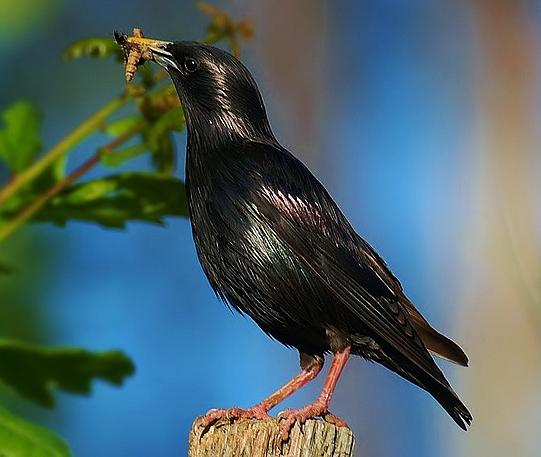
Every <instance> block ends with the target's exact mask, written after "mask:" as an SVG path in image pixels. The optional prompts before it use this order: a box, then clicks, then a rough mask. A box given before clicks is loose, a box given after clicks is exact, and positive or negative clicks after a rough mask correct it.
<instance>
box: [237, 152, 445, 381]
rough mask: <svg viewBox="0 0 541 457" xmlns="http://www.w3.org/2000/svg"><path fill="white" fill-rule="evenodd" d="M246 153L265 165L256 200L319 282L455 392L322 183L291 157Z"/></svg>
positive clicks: (387, 343)
mask: <svg viewBox="0 0 541 457" xmlns="http://www.w3.org/2000/svg"><path fill="white" fill-rule="evenodd" d="M245 152H246V153H247V154H248V155H249V156H251V157H250V158H248V157H246V156H245V157H246V158H247V159H248V160H249V161H250V160H251V161H255V162H260V165H261V167H257V169H258V172H257V173H258V174H259V176H258V178H259V182H260V185H259V187H257V188H256V189H257V190H255V191H254V193H253V195H252V197H253V201H254V203H255V205H256V207H257V208H258V211H259V214H260V217H261V222H262V223H264V224H268V225H269V226H270V228H271V229H272V230H273V231H274V232H275V233H276V234H277V235H278V237H279V239H281V240H283V242H284V243H286V244H287V246H288V247H289V249H291V251H293V252H294V253H295V254H296V256H297V257H298V258H299V259H300V261H301V262H302V264H303V265H304V266H305V268H306V269H307V270H308V271H309V272H310V273H311V274H312V276H313V277H315V278H317V279H318V280H319V281H320V282H321V283H322V284H323V285H324V286H325V287H326V288H327V290H329V291H330V292H331V293H332V294H333V295H334V296H335V297H336V298H337V300H338V301H339V302H340V303H342V304H343V305H344V306H346V307H347V308H348V309H349V310H350V311H351V312H352V313H353V314H354V315H355V316H357V317H358V318H359V319H360V320H361V322H362V323H363V324H364V325H365V326H366V327H368V328H370V329H371V330H372V332H373V335H375V340H376V342H377V343H378V344H380V345H381V346H382V347H390V348H392V349H393V350H394V351H398V354H400V355H401V356H402V357H405V358H406V359H407V360H409V361H410V362H413V363H414V364H415V365H417V366H418V367H419V368H421V369H422V370H423V371H425V372H426V373H427V374H430V375H431V376H432V377H434V379H435V380H437V381H438V382H440V383H442V384H444V385H448V384H447V383H446V382H445V379H444V378H443V376H442V375H441V372H440V370H439V369H438V368H437V366H436V364H435V363H434V361H433V359H432V357H431V356H430V355H429V353H428V352H427V350H426V348H425V346H424V344H423V342H422V341H421V339H420V337H419V335H418V333H417V331H416V330H415V328H414V326H413V324H412V323H411V321H410V318H409V316H408V313H407V311H406V310H405V308H404V307H403V306H402V304H401V303H400V301H399V299H398V297H397V296H396V295H395V293H394V291H393V290H392V288H391V287H390V286H389V284H388V282H387V281H386V280H384V279H383V278H382V277H381V275H382V274H384V273H385V272H386V271H388V270H387V268H386V266H385V264H384V263H383V261H382V260H381V259H380V258H379V256H377V254H376V253H375V251H373V249H372V248H370V247H369V245H368V244H367V243H366V242H364V241H363V240H362V239H361V238H360V237H359V236H358V235H357V234H356V233H355V231H354V230H353V228H352V227H351V225H350V224H349V223H348V222H347V220H346V219H345V217H344V216H343V214H342V213H341V211H340V210H339V208H338V207H337V205H336V204H335V203H334V201H333V200H332V199H331V197H330V196H329V194H328V193H327V191H326V190H325V189H324V187H323V186H322V185H321V183H319V181H317V179H316V178H315V177H314V176H313V175H312V174H311V173H310V172H309V171H308V169H307V168H306V167H305V166H304V165H303V164H302V163H301V162H300V161H298V160H297V159H295V158H294V157H293V156H292V155H290V154H289V153H288V152H287V151H285V150H277V149H276V148H275V147H273V146H268V145H254V144H252V145H251V147H250V148H246V149H245ZM255 162H252V163H253V164H254V165H255ZM359 243H361V246H359ZM363 244H364V245H366V246H367V247H368V249H365V248H366V246H364V245H363ZM360 255H361V256H365V257H366V258H362V259H361V258H360V257H359V256H360ZM374 256H375V257H374ZM379 261H381V264H380V263H379ZM374 263H377V265H376V267H374V266H373V264H374ZM389 275H391V276H392V274H391V273H390V272H389ZM392 277H393V278H394V276H392Z"/></svg>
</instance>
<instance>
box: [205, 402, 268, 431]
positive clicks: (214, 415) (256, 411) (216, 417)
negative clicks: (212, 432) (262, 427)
mask: <svg viewBox="0 0 541 457" xmlns="http://www.w3.org/2000/svg"><path fill="white" fill-rule="evenodd" d="M267 411H268V410H267V409H265V408H264V406H263V405H261V404H259V405H255V406H252V407H251V408H246V409H242V408H237V407H235V406H234V407H232V408H227V409H221V408H220V409H211V410H210V411H209V412H208V413H207V414H205V415H204V416H203V417H201V418H200V419H199V423H198V426H199V427H201V428H202V434H203V433H205V432H206V431H207V430H208V429H209V427H210V426H211V425H213V424H215V423H216V422H218V421H220V420H226V421H228V422H231V421H234V420H236V419H258V420H263V419H268V418H269V417H270V416H269V414H268V412H267Z"/></svg>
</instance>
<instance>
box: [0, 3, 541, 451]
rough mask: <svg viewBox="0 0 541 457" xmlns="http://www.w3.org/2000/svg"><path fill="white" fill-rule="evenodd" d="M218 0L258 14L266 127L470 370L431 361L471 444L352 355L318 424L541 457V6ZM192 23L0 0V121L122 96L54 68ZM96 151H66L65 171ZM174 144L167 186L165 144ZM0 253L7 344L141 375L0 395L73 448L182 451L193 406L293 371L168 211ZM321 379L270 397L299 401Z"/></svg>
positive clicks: (30, 239)
mask: <svg viewBox="0 0 541 457" xmlns="http://www.w3.org/2000/svg"><path fill="white" fill-rule="evenodd" d="M214 4H216V5H217V6H219V7H221V8H223V9H225V10H226V11H228V12H230V13H231V14H232V15H233V16H235V17H241V16H244V15H247V16H249V17H251V19H252V20H253V23H254V25H255V27H256V30H257V32H256V35H255V37H254V39H253V40H252V41H251V42H250V43H249V44H248V45H247V46H246V47H245V48H244V54H243V59H244V61H245V63H246V64H247V65H248V67H249V68H250V69H251V70H252V71H253V73H254V75H255V77H256V79H257V80H258V82H259V84H260V89H261V91H262V93H263V96H264V98H265V100H266V103H267V108H268V111H269V116H270V119H271V124H272V125H273V127H274V130H275V133H276V135H277V137H278V138H279V139H281V141H282V143H283V144H284V145H285V146H287V147H288V148H289V149H290V150H292V151H293V152H294V153H295V154H296V155H298V156H299V157H301V158H302V160H303V161H305V162H306V163H307V164H308V165H309V167H310V168H311V169H312V170H313V172H314V173H315V174H316V175H317V176H318V177H319V178H320V179H321V181H322V182H323V183H324V184H325V185H326V187H327V188H328V189H329V191H330V192H331V194H332V195H333V196H334V197H335V199H336V200H337V202H338V203H339V205H340V206H341V208H342V209H343V210H344V212H345V213H346V215H347V216H348V217H349V219H350V220H351V222H352V223H353V225H354V226H355V227H356V228H357V230H358V231H359V233H360V234H362V235H363V236H364V237H365V238H366V239H367V240H368V241H369V242H370V243H371V244H372V245H373V246H374V247H375V248H376V249H377V250H378V251H379V252H380V254H381V255H382V256H383V257H384V258H385V259H386V261H387V263H388V264H389V265H390V267H391V268H392V270H393V271H394V272H395V274H396V275H397V276H398V277H399V278H400V279H401V281H402V283H403V286H404V288H405V290H406V292H407V293H408V295H409V296H410V298H411V299H412V300H413V302H414V303H416V304H417V307H418V308H419V309H420V310H421V311H422V312H423V313H424V315H425V316H426V317H427V318H428V319H429V320H430V321H431V322H432V323H433V324H434V325H435V326H436V327H437V328H438V329H440V330H441V331H443V332H444V333H446V334H448V335H450V336H452V337H453V339H455V340H456V341H458V342H459V343H460V344H461V345H462V347H463V348H464V349H465V350H466V352H467V353H468V354H469V356H470V362H471V364H470V368H468V369H463V368H460V367H455V366H454V365H452V364H449V363H446V362H442V363H440V366H441V367H442V368H443V370H444V371H445V373H446V374H447V375H448V378H449V379H450V380H451V382H452V384H453V386H454V387H455V389H456V391H457V392H458V393H459V395H460V396H461V398H462V399H463V400H464V402H465V403H466V404H467V405H468V406H469V407H470V409H471V411H472V412H473V415H474V422H473V426H472V427H471V430H470V431H469V432H468V433H464V432H462V431H461V430H459V429H458V428H457V427H456V426H455V425H454V423H453V422H452V421H451V419H450V418H449V417H447V415H446V414H445V412H444V411H443V410H442V409H441V408H440V406H439V405H438V404H437V403H436V402H435V401H434V400H433V399H432V398H431V397H430V396H429V395H428V394H426V393H425V392H423V391H421V390H420V389H418V388H416V387H415V386H413V385H410V384H408V383H407V382H405V381H403V380H402V379H401V378H399V377H398V376H396V375H394V374H393V373H390V372H387V371H386V370H384V369H383V368H380V367H379V366H375V365H373V364H369V363H366V362H364V361H362V360H360V359H354V360H352V361H351V363H350V364H349V365H348V367H347V369H346V371H345V373H344V375H343V377H342V379H341V380H340V383H339V386H338V391H337V393H336V395H335V398H334V399H333V403H332V411H333V412H334V413H336V414H338V415H340V416H342V417H344V418H345V419H346V420H348V422H349V424H350V425H351V427H352V429H353V431H354V432H355V435H356V438H357V455H359V456H440V455H441V456H491V457H494V456H509V455H517V456H536V455H540V454H541V434H540V433H539V431H540V430H541V357H540V355H539V354H540V348H541V261H540V252H541V246H540V239H541V236H540V229H541V199H540V198H539V196H540V192H541V185H540V182H541V180H540V177H541V161H540V153H539V151H540V146H541V144H540V143H541V138H540V135H539V132H540V128H539V122H540V106H541V104H540V102H541V100H540V96H541V92H540V89H541V84H540V75H541V65H540V63H541V58H540V57H541V55H540V50H541V35H540V33H541V2H539V1H538V0H508V1H505V0H471V1H465V0H458V1H457V0H438V1H426V0H414V1H400V0H394V1H383V2H381V1H363V2H359V1H356V0H343V1H341V2H331V1H316V0H299V1H295V2H288V1H285V0H282V1H278V2H275V1H255V2H251V1H249V0H230V1H226V0H222V1H216V2H215V3H214ZM206 23H207V18H206V17H205V16H204V15H202V14H201V13H200V12H198V11H197V10H196V9H195V7H194V4H193V2H191V1H180V0H175V1H166V0H155V1H152V2H150V1H142V0H137V1H130V2H128V1H124V0H116V1H114V2H111V1H109V0H92V1H90V0H78V1H68V0H0V107H1V108H5V107H6V106H7V105H9V104H10V103H11V102H13V101H15V100H17V99H19V98H28V99H31V100H33V101H35V102H36V103H38V104H39V105H40V106H41V108H42V109H43V111H44V113H45V120H44V128H43V134H44V138H45V141H46V144H47V145H49V146H50V145H52V144H53V143H54V142H55V141H57V140H58V139H59V138H61V137H62V136H63V135H64V134H66V133H67V132H68V131H69V130H70V129H71V128H73V127H74V126H75V125H77V124H78V123H79V122H80V121H81V120H83V119H84V118H85V117H86V116H88V115H89V114H90V113H92V112H93V111H94V110H96V109H97V108H99V107H100V106H101V105H103V104H104V103H105V102H106V101H108V100H109V99H110V98H112V97H113V96H115V95H116V94H118V93H119V92H120V91H122V89H123V84H124V82H123V72H122V68H121V67H120V66H118V64H115V63H114V62H113V59H109V60H91V59H85V60H82V61H71V62H63V61H62V60H61V57H60V56H61V54H62V51H63V50H64V49H65V48H66V47H67V46H68V45H69V44H71V43H72V42H73V41H75V40H77V39H79V38H82V37H87V36H93V35H110V34H111V33H112V31H113V30H115V29H120V30H125V31H129V30H131V29H132V27H134V26H138V27H140V28H142V29H143V30H144V31H145V33H146V34H147V35H148V36H152V37H155V38H160V39H198V38H201V37H203V36H204V35H205V31H204V30H205V25H206ZM101 144H103V138H99V137H98V138H96V139H93V140H91V141H87V142H85V143H84V144H82V145H81V146H80V147H79V148H78V151H77V153H76V154H74V155H73V157H72V159H71V160H70V165H69V166H70V167H73V166H75V165H76V164H77V163H80V161H82V160H83V159H84V158H85V157H88V156H90V155H91V154H92V153H93V151H94V150H95V148H96V147H97V146H99V145H101ZM177 144H178V175H179V176H182V175H183V167H184V165H183V162H184V148H185V137H184V136H183V135H182V134H179V135H178V143H177ZM129 166H130V167H134V166H135V167H138V168H142V167H143V168H144V167H146V166H148V164H147V162H146V159H144V160H143V159H141V160H139V161H136V163H135V164H130V165H129ZM105 172H107V170H103V169H96V170H94V171H93V172H92V173H93V174H92V175H90V177H91V176H101V175H103V174H104V173H105ZM0 176H2V177H3V179H5V178H6V174H5V170H1V171H0ZM0 259H1V260H2V261H3V262H6V263H10V264H12V265H14V266H15V268H16V273H15V275H13V276H11V277H6V276H0V293H1V294H2V297H1V306H0V330H1V332H2V335H7V336H12V337H18V338H22V339H26V340H28V341H32V342H35V343H44V344H55V345H57V344H58V345H73V346H83V347H86V348H88V349H92V350H105V349H110V348H119V349H122V350H124V351H126V352H127V353H128V354H129V355H130V356H131V357H132V358H133V360H134V362H135V363H136V366H137V372H136V374H135V376H134V377H133V378H130V379H128V380H127V382H126V383H125V385H124V387H122V388H120V389H117V388H114V387H111V386H109V385H106V384H103V383H99V382H98V383H96V384H95V388H94V392H93V394H92V396H91V398H85V397H77V396H71V395H64V394H59V399H58V406H57V408H56V409H55V410H54V411H44V410H42V409H39V408H37V407H34V406H32V405H29V404H27V403H15V402H14V400H13V399H12V398H11V397H9V396H6V398H7V400H6V401H9V402H10V405H11V407H12V409H14V410H16V411H17V412H18V413H20V414H24V415H27V417H30V416H31V417H34V418H35V420H37V421H39V422H40V423H43V424H45V425H47V426H50V427H52V428H53V429H54V430H56V431H57V432H58V433H59V434H60V435H62V436H63V437H64V438H65V439H66V440H67V441H68V443H69V444H70V445H71V447H72V449H73V452H74V455H76V456H79V457H86V456H88V457H90V456H96V455H100V456H124V455H125V456H128V455H129V456H132V457H137V456H151V455H152V456H180V455H186V452H187V435H188V430H189V428H190V425H191V422H192V421H193V420H194V418H195V417H196V416H197V415H200V414H202V413H204V412H206V411H207V410H208V409H210V408H212V407H227V406H231V405H238V406H249V405H252V404H254V403H256V402H258V401H259V400H261V399H262V398H264V397H265V396H266V395H267V394H269V393H270V392H272V391H274V390H275V389H276V388H277V387H278V386H279V385H281V384H282V383H283V382H285V381H286V380H288V379H289V378H290V377H291V376H293V375H294V374H295V373H296V372H297V370H298V360H297V354H296V353H295V352H294V351H292V350H289V349H286V348H284V347H281V346H280V345H279V344H278V343H276V342H273V341H271V340H270V339H268V338H267V337H266V336H265V335H264V334H263V333H262V332H261V331H259V329H258V328H256V326H255V325H254V324H253V323H252V322H250V321H249V320H247V319H244V318H242V317H239V316H238V315H233V314H232V313H230V312H229V311H228V310H227V308H226V307H225V306H223V305H222V304H220V303H219V302H218V301H217V299H216V298H215V297H214V295H213V293H212V292H211V290H210V288H209V286H208V284H207V282H206V279H205V277H204V275H203V273H202V271H201V269H200V267H199V264H198V261H197V258H196V255H195V251H194V246H193V243H192V240H191V233H190V227H189V222H188V221H187V220H182V219H170V220H168V225H167V227H166V228H160V227H155V226H151V225H145V224H137V223H133V224H130V225H129V227H128V229H127V230H125V231H115V230H104V229H102V228H99V227H96V226H93V225H88V224H83V223H70V224H68V226H67V227H66V228H65V229H60V228H56V227H52V226H49V225H41V226H33V227H27V228H25V229H24V230H22V231H20V232H18V233H17V234H16V235H14V236H13V237H11V238H10V239H9V240H8V241H7V242H6V243H4V244H3V245H2V246H1V247H0ZM322 379H323V377H321V379H317V380H316V381H314V382H313V385H311V386H308V387H307V388H305V389H303V390H302V391H301V392H300V393H298V394H297V395H295V396H294V397H293V398H292V399H290V400H289V401H287V402H286V403H285V404H284V407H286V406H301V405H303V404H305V403H307V402H309V401H311V400H313V399H314V398H315V396H316V395H317V394H318V392H319V389H320V388H321V385H322ZM4 394H5V393H4ZM4 394H3V395H4ZM5 395H7V394H5Z"/></svg>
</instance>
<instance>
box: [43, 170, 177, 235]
mask: <svg viewBox="0 0 541 457" xmlns="http://www.w3.org/2000/svg"><path fill="white" fill-rule="evenodd" d="M166 216H180V217H188V203H187V200H186V189H185V186H184V182H182V181H181V180H179V179H177V178H175V177H173V176H166V175H161V174H158V173H139V172H126V173H121V174H118V175H112V176H108V177H106V178H101V179H96V180H93V181H88V182H85V183H81V184H77V185H74V186H71V187H69V188H68V189H66V191H64V192H62V193H61V194H60V195H58V196H57V197H55V198H54V199H53V200H52V201H51V202H50V203H49V204H48V205H46V206H44V207H43V208H42V209H41V210H40V211H39V212H38V213H37V214H36V215H35V217H34V219H33V221H39V222H44V221H47V222H53V223H54V224H57V225H61V226H64V225H65V224H66V222H67V221H68V220H80V221H88V222H96V223H98V224H100V225H103V226H104V227H113V228H124V227H125V226H126V222H127V221H135V220H139V221H144V222H151V223H155V224H160V225H165V223H164V221H163V218H164V217H166Z"/></svg>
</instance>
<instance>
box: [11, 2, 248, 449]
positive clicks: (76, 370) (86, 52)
mask: <svg viewBox="0 0 541 457" xmlns="http://www.w3.org/2000/svg"><path fill="white" fill-rule="evenodd" d="M46 3H47V2H46ZM7 4H13V5H15V4H17V5H18V6H20V7H21V8H23V9H24V5H27V2H25V1H23V2H7V3H6V2H4V3H2V2H0V13H1V12H2V9H5V7H6V5H7ZM44 4H45V3H44ZM198 7H199V9H200V10H201V11H203V12H204V13H205V14H208V15H209V16H210V22H209V26H208V29H207V31H208V36H207V37H206V38H205V40H204V41H205V42H206V43H214V42H216V41H218V40H223V39H225V40H227V41H228V42H229V46H230V49H231V50H232V52H233V53H234V54H235V55H237V56H239V55H240V49H239V42H241V41H245V40H247V39H248V38H249V37H250V36H251V35H252V34H253V27H252V25H251V23H250V22H249V21H248V20H246V19H243V20H242V21H235V20H233V19H232V18H231V17H230V16H228V15H227V14H225V13H224V12H222V11H221V10H219V9H217V8H215V7H213V6H210V5H207V4H204V3H200V4H198ZM0 16H1V14H0ZM1 21H2V18H1V17H0V23H1ZM84 56H90V57H97V58H104V57H109V56H115V57H116V60H117V61H119V62H121V61H122V58H121V57H122V51H121V50H120V47H119V46H118V45H117V44H116V43H115V42H114V41H113V40H112V38H111V37H93V38H85V39H82V40H79V41H77V42H76V43H74V44H73V45H71V46H70V47H68V49H67V50H66V51H65V53H64V58H65V59H78V58H82V57H84ZM137 74H138V75H139V76H138V78H139V79H138V80H137V82H135V83H132V84H130V85H126V86H125V88H124V91H123V92H122V93H120V94H119V95H118V97H116V98H114V99H113V100H111V101H109V102H108V103H107V104H106V105H104V106H103V107H102V108H101V109H99V110H98V111H97V112H95V113H94V114H92V115H91V116H89V117H88V118H87V119H86V120H84V121H83V122H82V123H81V124H79V125H78V126H77V127H76V128H75V129H73V130H72V131H71V132H68V133H67V134H66V135H65V137H63V138H62V139H60V140H59V141H58V142H57V143H56V144H55V145H53V146H52V147H51V148H49V149H47V150H43V149H44V148H43V141H42V137H41V132H40V130H41V123H42V114H41V111H40V109H39V108H38V107H36V106H35V105H34V104H33V103H32V102H29V101H17V102H15V103H14V104H12V105H11V106H9V107H7V108H5V109H3V110H2V112H1V113H0V115H1V118H2V121H3V124H2V125H0V165H4V166H5V167H6V168H7V169H8V170H9V172H10V174H11V176H10V178H9V179H8V181H7V182H6V183H4V184H3V185H2V187H1V188H0V244H1V243H4V245H5V240H6V238H7V237H8V236H10V235H11V234H12V233H14V232H16V231H17V230H19V229H20V228H21V227H23V226H24V225H25V224H26V223H37V222H49V223H53V224H55V225H57V226H65V225H66V224H67V222H68V221H73V220H77V221H85V222H92V223H97V224H99V225H101V226H103V227H114V228H125V227H126V223H127V222H129V221H142V222H147V223H153V224H158V225H164V224H165V218H166V217H172V216H174V217H188V207H187V201H186V189H185V186H184V182H183V181H181V180H179V179H178V178H176V177H175V176H174V175H173V173H174V170H175V162H176V157H175V148H174V139H173V134H174V133H175V132H179V131H182V130H183V129H184V128H185V120H184V114H183V111H182V107H181V106H180V104H179V100H178V97H177V95H176V92H175V90H174V87H173V86H172V85H171V84H164V83H163V81H164V80H165V79H166V76H167V75H166V73H165V71H163V70H160V69H158V68H156V66H155V65H148V64H145V65H142V66H140V67H139V68H138V71H137ZM119 75H120V71H119ZM119 81H120V78H119ZM126 106H129V107H130V109H131V110H132V112H131V113H130V114H128V115H124V117H116V118H115V114H116V113H117V112H119V111H120V110H121V109H124V108H125V107H126ZM97 133H105V134H106V135H107V136H108V137H109V140H110V141H109V142H108V143H106V144H104V145H103V146H101V147H98V148H97V150H96V151H95V153H94V154H93V155H92V156H91V157H90V158H89V159H87V160H86V161H85V162H84V163H83V164H82V165H80V166H79V167H77V168H76V169H75V170H68V169H67V166H66V164H67V158H68V157H69V155H70V153H71V152H72V151H73V150H74V148H75V146H77V145H78V144H79V143H80V142H81V141H83V140H84V139H86V138H88V137H90V136H92V135H94V134H97ZM142 154H148V156H149V158H150V162H151V164H152V169H153V170H152V171H150V172H148V171H145V172H142V171H133V172H117V173H115V174H110V175H106V176H102V177H99V178H96V179H93V180H87V181H83V182H78V181H79V179H80V178H81V177H82V176H84V175H85V173H87V172H88V171H89V170H91V169H92V168H93V167H95V166H96V165H98V164H101V165H103V166H104V167H105V169H106V170H107V169H110V168H116V167H118V166H120V165H122V164H123V163H124V162H126V161H129V160H132V159H133V158H135V157H138V156H140V155H142ZM3 252H4V255H5V253H6V251H5V250H4V251H3ZM17 275H18V271H17V269H16V268H13V267H12V266H11V265H9V264H7V263H5V262H4V261H3V260H2V259H0V279H1V280H4V281H6V280H8V279H9V280H10V281H11V278H13V277H16V276H17ZM6 299H9V297H8V296H7V295H6V296H4V300H6ZM4 308H5V306H2V307H0V316H2V313H3V310H4ZM23 309H24V308H23ZM4 317H5V318H7V319H8V320H10V318H9V315H8V316H4ZM18 320H20V319H18ZM0 332H4V333H5V329H3V328H2V327H0ZM0 336H2V337H4V338H5V335H0ZM134 370H135V368H134V365H133V363H132V361H131V360H130V359H129V358H128V357H127V356H126V355H124V354H123V353H121V352H118V351H110V352H101V353H92V352H89V351H86V350H83V349H79V348H41V347H36V346H31V345H29V344H26V343H21V342H17V341H14V340H7V339H0V381H1V382H2V384H3V385H4V386H9V387H10V388H11V389H12V390H13V391H15V392H17V393H18V394H19V395H21V396H22V397H24V398H26V399H29V400H31V401H33V402H35V403H38V404H40V405H42V406H46V407H52V406H53V405H54V397H53V393H52V391H51V389H52V388H54V387H56V388H59V389H62V390H65V391H68V392H72V393H78V394H88V393H89V392H90V390H91V382H92V380H93V379H95V378H101V379H104V380H106V381H109V382H111V383H113V384H117V385H120V384H122V382H123V380H124V378H125V377H127V376H130V375H132V374H133V372H134ZM0 387H1V386H0ZM0 455H21V456H25V455H33V456H67V455H70V454H69V449H68V447H67V445H66V444H65V443H64V442H63V441H62V440H61V439H60V438H59V437H58V436H56V435H55V434H54V433H53V432H50V431H47V430H45V429H43V428H41V427H39V426H37V425H34V424H31V423H29V422H26V421H24V420H23V419H21V418H18V417H16V416H14V415H12V414H11V413H9V412H7V411H5V410H4V409H1V408H0Z"/></svg>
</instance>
